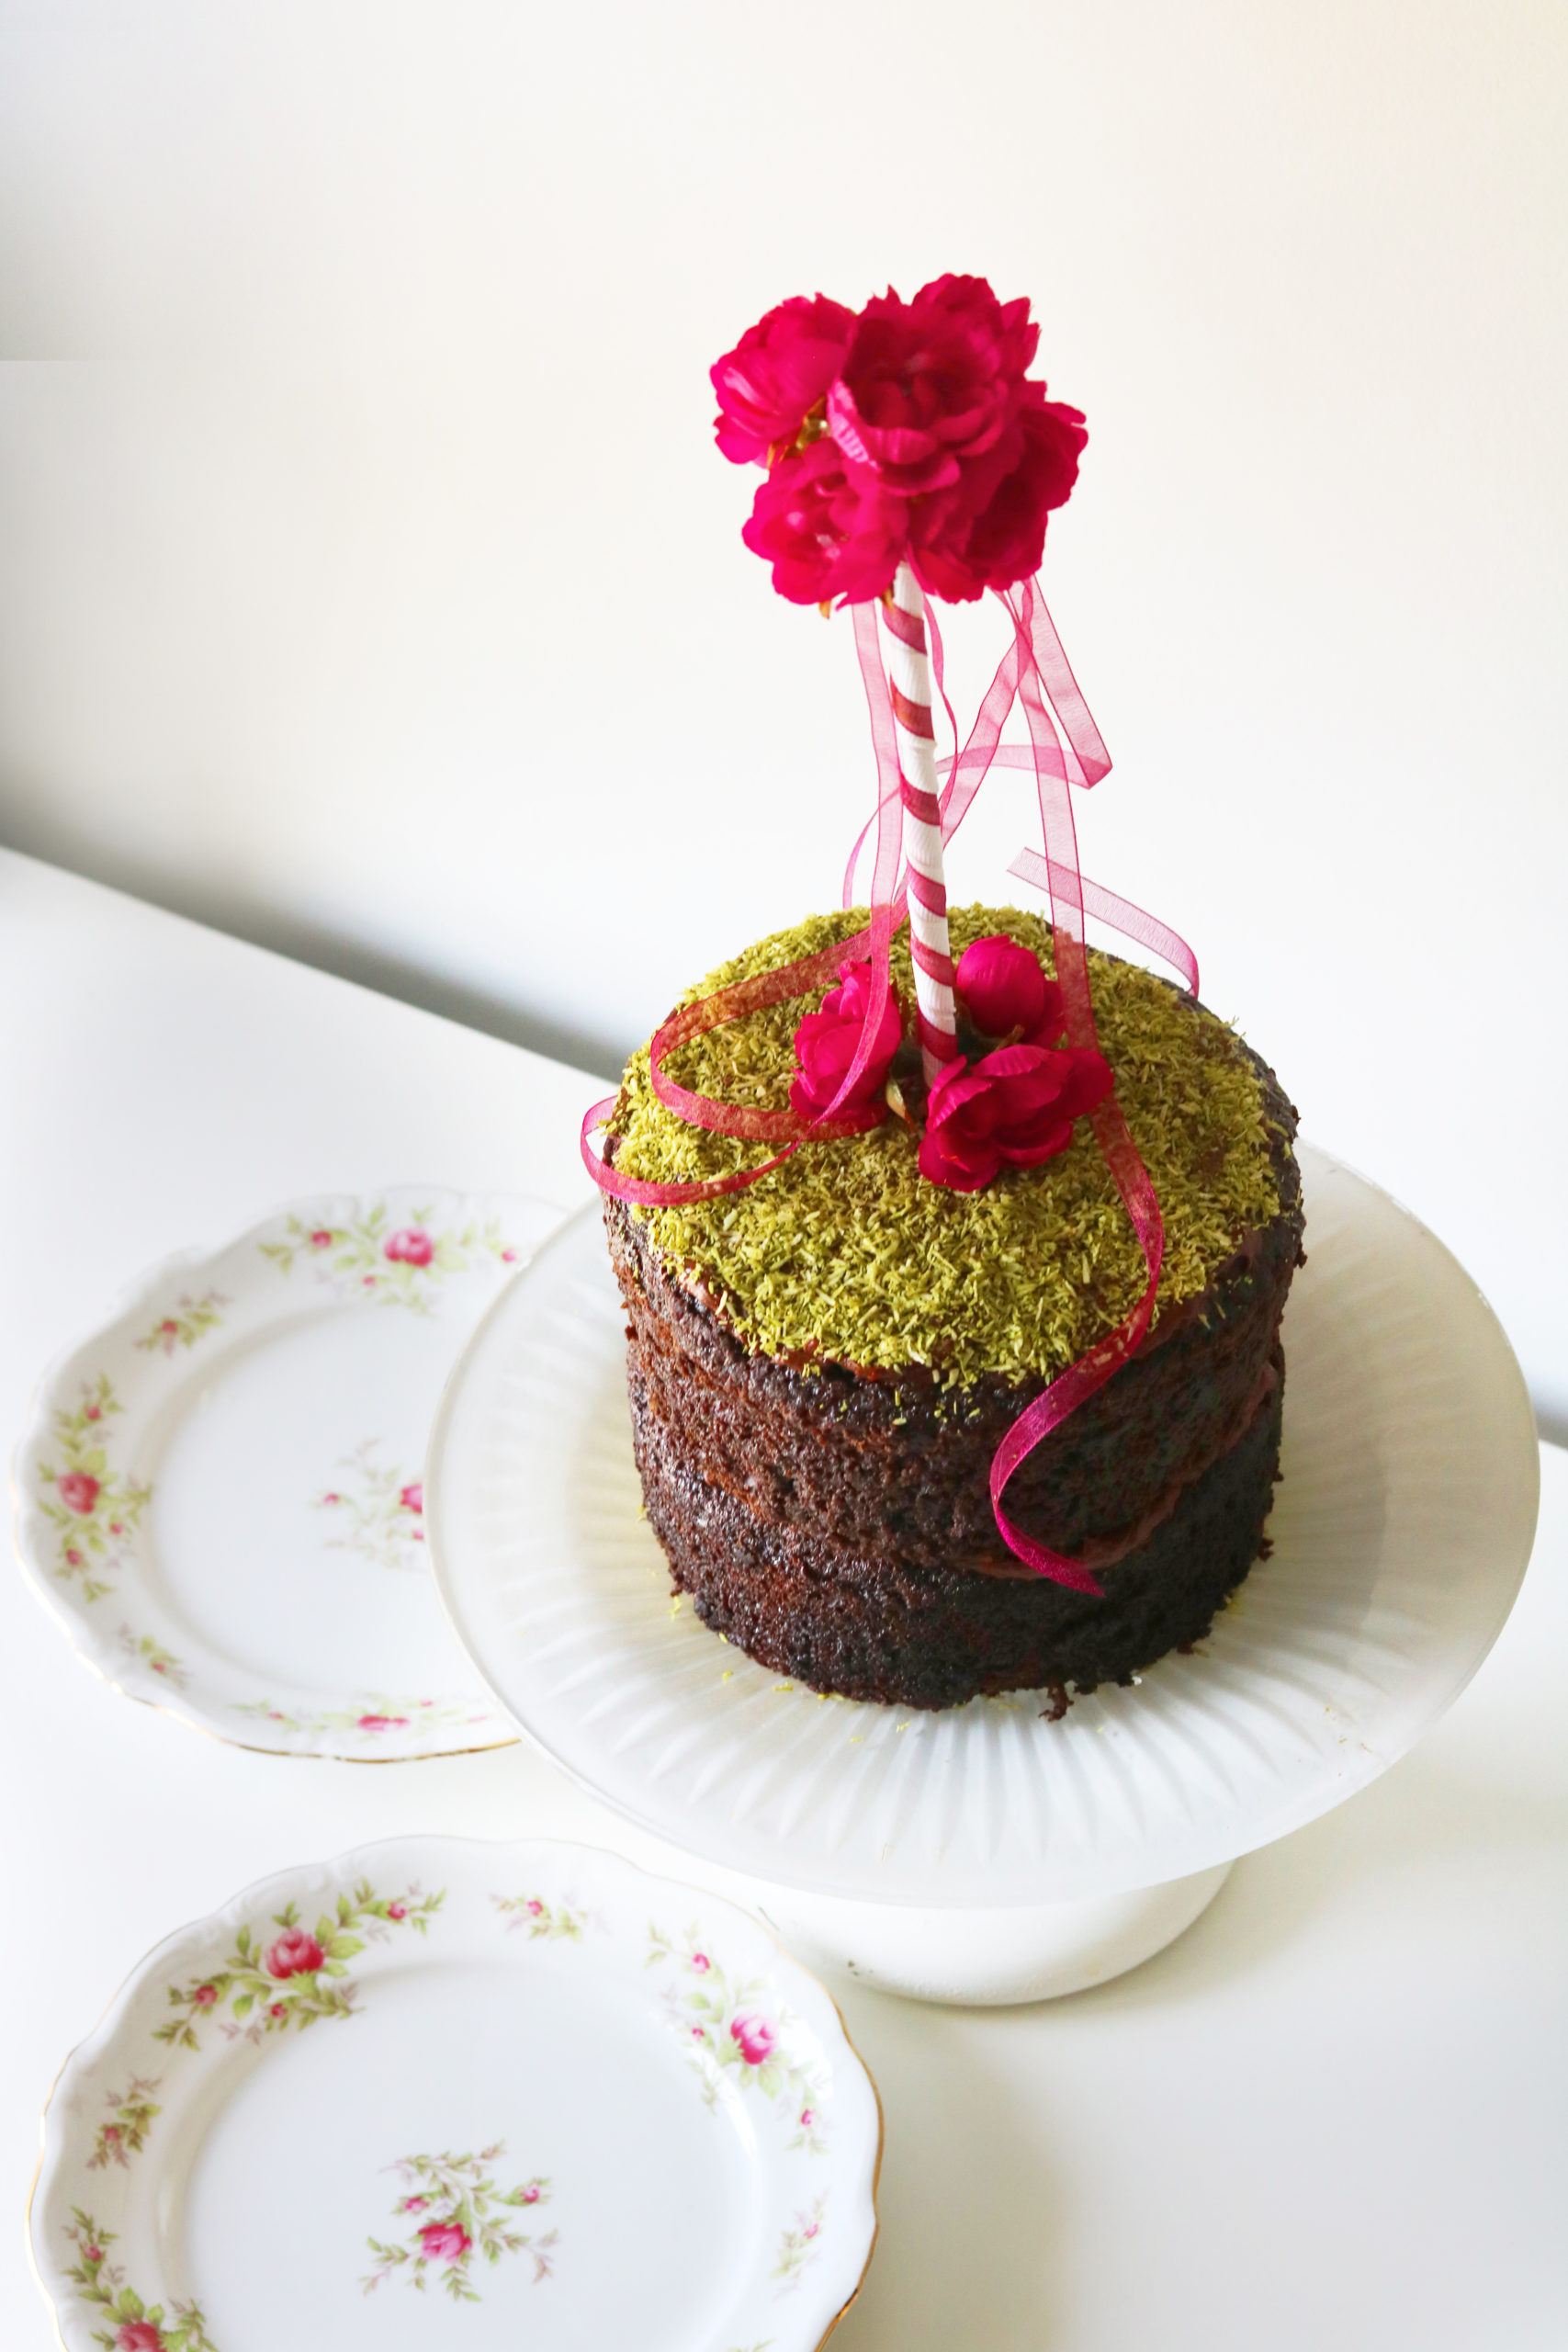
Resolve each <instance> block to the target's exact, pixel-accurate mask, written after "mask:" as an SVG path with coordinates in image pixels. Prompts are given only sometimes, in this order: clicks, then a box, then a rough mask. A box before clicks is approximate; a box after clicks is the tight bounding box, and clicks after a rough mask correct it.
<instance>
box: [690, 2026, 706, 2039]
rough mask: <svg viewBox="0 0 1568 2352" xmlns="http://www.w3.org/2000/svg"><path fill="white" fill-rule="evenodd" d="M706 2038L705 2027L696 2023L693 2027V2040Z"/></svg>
mask: <svg viewBox="0 0 1568 2352" xmlns="http://www.w3.org/2000/svg"><path fill="white" fill-rule="evenodd" d="M704 2038H705V2035H704V2029H703V2028H702V2027H701V2026H700V2025H694V2027H693V2028H692V2040H693V2041H702V2040H704Z"/></svg>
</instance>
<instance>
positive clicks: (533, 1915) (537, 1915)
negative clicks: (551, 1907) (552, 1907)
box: [523, 1894, 545, 1919]
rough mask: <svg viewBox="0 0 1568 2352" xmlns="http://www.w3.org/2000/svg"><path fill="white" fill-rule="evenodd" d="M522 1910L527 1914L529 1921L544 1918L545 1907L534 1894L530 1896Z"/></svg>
mask: <svg viewBox="0 0 1568 2352" xmlns="http://www.w3.org/2000/svg"><path fill="white" fill-rule="evenodd" d="M523 1908H524V1909H525V1911H526V1912H527V1914H528V1917H530V1919H542V1918H543V1917H544V1916H545V1906H544V1905H543V1904H542V1903H541V1902H540V1900H539V1898H538V1896H537V1895H536V1894H531V1895H530V1896H529V1897H528V1900H527V1902H526V1903H525V1905H524V1906H523Z"/></svg>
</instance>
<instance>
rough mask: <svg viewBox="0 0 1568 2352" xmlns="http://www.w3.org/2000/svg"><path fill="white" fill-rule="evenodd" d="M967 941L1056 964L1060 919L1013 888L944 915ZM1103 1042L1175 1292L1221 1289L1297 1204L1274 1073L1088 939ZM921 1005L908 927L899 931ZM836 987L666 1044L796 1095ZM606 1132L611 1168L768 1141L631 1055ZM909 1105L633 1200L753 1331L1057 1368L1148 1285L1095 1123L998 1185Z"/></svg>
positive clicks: (937, 1362) (742, 973) (758, 950)
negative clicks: (990, 937) (1289, 1189)
mask: <svg viewBox="0 0 1568 2352" xmlns="http://www.w3.org/2000/svg"><path fill="white" fill-rule="evenodd" d="M867 920H868V918H867V916H866V914H865V912H864V910H850V911H848V912H844V913H839V914H829V915H814V916H812V917H810V918H809V919H808V920H807V922H802V923H797V924H796V925H795V928H794V929H793V930H791V931H783V932H777V933H774V934H773V936H772V937H771V938H768V939H762V940H759V941H758V942H757V943H756V944H754V945H753V946H751V947H749V948H747V949H746V951H745V953H744V954H743V955H740V956H736V957H735V958H734V960H733V962H731V963H728V964H725V965H722V966H721V967H719V969H718V970H717V971H716V972H712V973H710V974H709V975H708V977H707V978H706V979H705V980H703V981H701V982H699V984H698V985H697V986H696V987H695V988H694V989H691V990H690V991H689V992H688V994H687V995H686V996H685V997H683V998H682V1003H691V1002H693V1001H695V1000H696V999H697V998H698V997H701V996H707V995H710V994H711V993H712V992H713V991H714V990H715V989H719V988H723V987H725V986H726V985H727V984H728V982H730V981H733V980H739V979H744V978H749V977H750V975H751V974H752V973H754V972H760V971H768V970H773V969H776V968H777V967H778V966H780V965H782V964H787V963H790V962H793V961H794V960H795V958H796V957H798V956H807V955H809V954H811V953H812V952H813V950H815V949H817V948H818V947H822V946H825V945H827V944H829V942H830V941H832V940H834V939H843V938H848V937H849V936H851V935H852V933H854V932H856V931H860V930H863V928H864V927H865V923H866V922H867ZM949 927H950V930H951V933H952V938H953V955H954V956H955V957H956V956H959V955H960V954H962V952H963V950H964V948H965V947H966V946H967V945H968V944H969V942H970V941H971V940H973V939H979V938H982V937H984V936H985V935H986V934H987V933H991V932H1005V933H1008V934H1009V936H1010V937H1011V938H1013V939H1016V940H1018V941H1020V942H1021V944H1024V945H1026V946H1028V947H1031V948H1032V949H1033V950H1034V951H1035V953H1036V954H1037V955H1038V956H1040V958H1041V960H1042V962H1043V965H1044V966H1045V968H1046V969H1047V971H1051V970H1054V968H1055V966H1054V962H1053V956H1052V941H1051V927H1050V925H1049V923H1047V922H1044V921H1043V919H1042V918H1041V917H1040V916H1038V915H1032V914H1025V913H1022V912H1021V911H1019V910H1017V909H1015V908H1011V907H977V906H976V907H955V908H952V909H950V910H949ZM893 971H894V978H895V980H896V981H897V985H898V988H899V989H900V991H901V993H902V995H903V998H904V1001H905V1005H906V1010H907V1011H908V1009H909V1008H912V1006H913V1002H914V991H913V978H912V974H911V971H910V966H909V950H908V935H907V933H906V934H905V935H903V936H901V937H900V938H899V939H897V940H896V941H895V943H894V947H893ZM1089 976H1090V986H1091V989H1092V991H1093V997H1094V1010H1095V1019H1096V1022H1097V1023H1098V1025H1099V1030H1100V1047H1101V1050H1102V1051H1103V1052H1104V1054H1105V1056H1106V1057H1107V1059H1108V1060H1109V1061H1110V1063H1111V1068H1112V1069H1113V1070H1114V1071H1115V1073H1116V1083H1117V1093H1118V1096H1119V1099H1120V1101H1121V1104H1122V1111H1123V1113H1124V1114H1125V1116H1126V1120H1127V1125H1128V1126H1129V1127H1130V1129H1131V1130H1132V1134H1133V1138H1134V1142H1135V1143H1136V1145H1137V1147H1138V1149H1139V1151H1140V1152H1141V1153H1142V1155H1143V1158H1144V1161H1145V1166H1146V1167H1147V1169H1148V1171H1149V1174H1150V1176H1151V1177H1152V1179H1153V1181H1154V1185H1155V1190H1156V1193H1158V1195H1159V1203H1160V1208H1161V1212H1162V1214H1163V1216H1164V1218H1165V1237H1166V1248H1165V1263H1164V1268H1163V1271H1162V1272H1161V1276H1160V1286H1159V1295H1158V1302H1157V1305H1156V1319H1157V1317H1158V1314H1159V1312H1160V1311H1161V1310H1162V1309H1166V1308H1168V1307H1171V1306H1176V1305H1178V1304H1179V1302H1180V1301H1181V1300H1183V1299H1186V1298H1191V1297H1194V1296H1196V1295H1197V1294H1198V1293H1199V1292H1200V1291H1201V1290H1203V1289H1205V1288H1206V1287H1207V1285H1208V1283H1209V1282H1210V1281H1211V1280H1212V1278H1213V1275H1214V1274H1215V1272H1217V1271H1218V1269H1219V1268H1220V1267H1221V1266H1222V1265H1223V1264H1224V1261H1225V1260H1226V1259H1227V1258H1228V1257H1229V1256H1230V1255H1231V1254H1232V1252H1233V1251H1234V1250H1235V1249H1236V1248H1237V1247H1238V1246H1239V1245H1240V1243H1241V1241H1242V1240H1243V1238H1244V1237H1245V1236H1246V1235H1247V1233H1248V1232H1249V1231H1254V1230H1256V1229H1258V1227H1262V1226H1265V1225H1267V1224H1268V1223H1269V1221H1270V1220H1271V1219H1272V1218H1273V1217H1275V1216H1278V1215H1279V1212H1280V1201H1279V1195H1278V1193H1277V1191H1276V1189H1275V1184H1274V1179H1273V1175H1272V1172H1271V1170H1270V1166H1269V1132H1268V1127H1267V1124H1266V1111H1265V1102H1264V1091H1263V1086H1262V1082H1261V1080H1260V1079H1259V1077H1258V1072H1257V1069H1255V1068H1254V1066H1253V1064H1252V1063H1251V1062H1250V1061H1249V1060H1248V1058H1247V1055H1246V1054H1245V1052H1244V1051H1243V1050H1242V1047H1241V1046H1240V1044H1239V1042H1238V1040H1237V1038H1236V1036H1235V1033H1234V1032H1233V1031H1232V1030H1231V1029H1229V1028H1227V1027H1226V1025H1225V1023H1224V1022H1223V1021H1220V1020H1217V1019H1216V1018H1215V1016H1214V1015H1213V1013H1211V1012H1206V1011H1204V1010H1203V1009H1202V1008H1201V1007H1197V1008H1195V1007H1194V1006H1193V1005H1192V1004H1191V1002H1190V1000H1188V999H1187V998H1185V997H1183V996H1181V995H1180V994H1179V993H1178V992H1177V991H1176V990H1175V989H1172V988H1171V987H1169V986H1168V984H1167V983H1166V982H1165V981H1163V980H1160V979H1157V978H1156V977H1155V976H1154V975H1153V974H1152V973H1150V972H1145V971H1144V970H1142V969H1141V968H1140V967H1138V966H1136V965H1134V964H1124V963H1122V962H1121V961H1120V960H1119V959H1118V958H1116V957H1115V956H1103V955H1100V954H1099V953H1098V952H1097V951H1095V950H1094V949H1090V951H1089ZM821 995H822V991H821V990H820V989H818V990H815V991H813V992H812V994H811V995H809V996H807V997H800V998H796V999H795V1000H794V1001H791V1002H788V1003H784V1004H779V1005H774V1006H773V1007H771V1008H769V1009H768V1010H767V1011H765V1012H756V1013H752V1014H750V1015H748V1017H747V1018H746V1019H744V1020H742V1021H737V1022H731V1023H727V1024H726V1025H725V1026H723V1027H722V1028H718V1029H713V1030H710V1031H709V1032H708V1034H707V1035H705V1036H703V1037H699V1038H696V1039H695V1040H694V1042H693V1043H692V1044H691V1045H689V1046H684V1047H682V1050H681V1051H680V1052H679V1053H678V1054H676V1055H674V1056H672V1057H671V1062H670V1065H669V1068H670V1071H671V1076H672V1077H674V1078H675V1079H677V1080H679V1081H680V1083H681V1084H682V1085H683V1086H687V1087H691V1088H693V1089H694V1090H695V1091H699V1092H701V1093H705V1094H709V1095H713V1096H715V1097H716V1098H718V1099H719V1100H721V1101H724V1102H727V1103H755V1104H759V1105H761V1106H763V1107H765V1108H768V1109H771V1110H782V1109H784V1108H786V1107H787V1105H788V1101H789V1082H790V1077H791V1073H792V1071H793V1069H794V1067H795V1057H794V1052H793V1046H792V1040H793V1038H794V1035H795V1028H796V1027H797V1025H798V1023H800V1021H801V1019H802V1018H803V1016H804V1015H805V1014H806V1013H807V1012H814V1011H815V1010H816V1008H817V1005H818V1002H819V1001H820V998H821ZM612 1132H613V1133H614V1134H615V1136H616V1137H617V1138H618V1140H617V1143H616V1145H615V1165H616V1167H617V1168H618V1169H620V1170H623V1171H624V1172H625V1173H626V1174H627V1175H631V1176H637V1177H641V1178H643V1179H645V1180H647V1181H649V1182H659V1183H671V1182H689V1181H691V1180H692V1179H694V1178H703V1177H711V1176H719V1175H727V1174H728V1173H730V1172H731V1171H732V1170H736V1169H738V1168H743V1167H748V1166H754V1165H755V1164H756V1163H757V1162H758V1161H759V1160H761V1159H767V1158H768V1157H770V1148H769V1147H766V1146H762V1145H759V1144H754V1143H747V1142H744V1141H742V1140H740V1139H739V1138H737V1137H734V1136H719V1135H712V1134H709V1133H708V1132H707V1131H705V1129H703V1128H700V1127H693V1126H688V1125H686V1124H685V1123H684V1121H682V1120H681V1119H678V1118H677V1117H676V1116H675V1115H674V1114H673V1113H672V1112H670V1111H667V1110H666V1109H665V1108H664V1106H663V1104H662V1103H660V1102H659V1100H658V1098H657V1097H656V1096H655V1094H654V1093H653V1091H652V1088H651V1086H650V1085H649V1070H648V1048H647V1047H646V1046H644V1047H643V1048H642V1049H641V1051H640V1052H638V1053H637V1055H636V1056H634V1057H633V1059H632V1061H631V1063H630V1065H629V1067H628V1069H627V1070H626V1080H625V1082H624V1085H623V1088H622V1093H621V1101H620V1104H619V1107H618V1108H617V1111H616V1114H615V1119H614V1121H613V1123H612ZM916 1149H917V1141H916V1138H915V1136H913V1135H911V1133H910V1131H909V1130H908V1127H906V1126H905V1125H903V1123H902V1122H901V1121H899V1120H897V1119H893V1118H889V1119H888V1120H886V1122H885V1124H884V1125H882V1126H880V1127H878V1128H876V1129H874V1131H873V1132H872V1133H870V1134H868V1135H863V1136H851V1137H848V1138H846V1139H845V1140H843V1141H841V1142H837V1143H827V1144H808V1145H807V1146H806V1147H805V1148H803V1149H801V1150H800V1151H798V1152H796V1153H795V1156H794V1158H793V1159H788V1160H786V1161H785V1163H784V1166H783V1167H782V1168H779V1169H776V1170H774V1171H773V1173H772V1174H771V1175H769V1176H764V1177H763V1178H761V1181H760V1182H758V1183H756V1184H754V1185H751V1186H750V1187H749V1188H748V1189H747V1190H746V1191H744V1192H740V1193H726V1194H722V1195H720V1196H719V1197H718V1198H716V1199H714V1200H708V1201H698V1202H695V1203H693V1204H689V1205H688V1206H686V1207H683V1208H668V1209H636V1210H634V1211H633V1212H632V1214H633V1215H634V1216H636V1217H637V1218H638V1219H639V1220H644V1221H646V1223H647V1225H648V1227H649V1233H650V1236H651V1238H652V1239H653V1242H654V1245H655V1247H656V1248H657V1249H658V1250H660V1254H661V1255H662V1256H663V1257H664V1258H665V1259H666V1261H668V1262H670V1263H671V1264H672V1265H674V1266H676V1267H681V1268H684V1269H685V1270H687V1272H689V1273H690V1272H700V1273H701V1274H702V1275H703V1276H704V1277H705V1280H706V1282H707V1283H708V1285H709V1286H710V1288H712V1289H713V1290H714V1291H715V1292H716V1293H718V1294H720V1295H722V1298H723V1304H724V1312H725V1314H726V1316H727V1317H728V1320H729V1321H730V1323H731V1324H732V1325H733V1327H734V1329H736V1330H737V1331H738V1332H739V1335H740V1336H741V1337H742V1338H743V1339H744V1340H745V1341H746V1343H747V1344H748V1346H750V1347H751V1348H754V1349H756V1350H759V1351H761V1352H762V1353H764V1354H768V1355H788V1356H795V1355H796V1354H799V1355H802V1356H804V1357H805V1358H807V1361H808V1362H820V1361H821V1360H822V1359H824V1358H831V1359H834V1360H836V1361H838V1362H840V1363H852V1364H859V1365H864V1366H868V1367H877V1368H880V1369H884V1370H887V1371H897V1370H899V1369H901V1368H902V1367H904V1366H905V1365H908V1364H911V1363H918V1364H925V1365H929V1366H930V1367H931V1371H932V1372H933V1374H935V1375H936V1377H937V1378H938V1379H939V1380H940V1381H941V1382H942V1385H944V1386H952V1385H967V1384H968V1383H970V1382H971V1381H973V1380H975V1379H976V1378H978V1377H979V1376H980V1375H981V1374H984V1373H998V1374H1001V1375H1002V1376H1003V1377H1004V1378H1006V1379H1008V1380H1011V1381H1021V1380H1025V1379H1030V1378H1039V1377H1049V1376H1050V1375H1051V1374H1054V1373H1057V1372H1060V1371H1062V1370H1063V1369H1064V1368H1065V1367H1066V1365H1067V1364H1069V1363H1074V1362H1075V1361H1076V1360H1077V1357H1079V1356H1080V1355H1082V1353H1083V1352H1084V1351H1085V1349H1086V1348H1088V1347H1089V1346H1091V1345H1092V1344H1093V1342H1094V1341H1095V1340H1097V1339H1099V1338H1100V1336H1101V1335H1102V1334H1103V1333H1104V1332H1106V1331H1109V1330H1111V1329H1113V1328H1114V1326H1115V1325H1116V1324H1117V1323H1119V1322H1120V1321H1121V1320H1122V1317H1123V1316H1124V1315H1126V1314H1127V1313H1128V1312H1129V1310H1130V1309H1131V1308H1132V1307H1133V1306H1134V1305H1135V1303H1136V1301H1137V1299H1138V1298H1139V1296H1140V1295H1142V1292H1143V1289H1144V1284H1145V1280H1146V1273H1145V1266H1144V1260H1143V1253H1142V1251H1141V1250H1140V1249H1139V1247H1138V1243H1137V1238H1136V1237H1135V1235H1134V1232H1133V1229H1132V1227H1131V1225H1130V1224H1129V1223H1128V1219H1127V1216H1126V1212H1125V1211H1124V1209H1123V1208H1122V1204H1121V1202H1120V1200H1119V1199H1118V1198H1117V1194H1116V1189H1115V1186H1114V1185H1113V1184H1112V1182H1111V1177H1110V1174H1109V1171H1108V1170H1107V1169H1106V1167H1105V1164H1104V1161H1103V1160H1102V1159H1101V1158H1100V1151H1099V1148H1098V1147H1097V1146H1096V1144H1095V1141H1094V1137H1093V1136H1092V1135H1091V1133H1090V1132H1089V1125H1088V1123H1087V1121H1080V1123H1079V1125H1078V1127H1077V1133H1076V1135H1075V1137H1074V1140H1073V1143H1072V1145H1071V1147H1070V1148H1069V1149H1067V1150H1066V1151H1065V1152H1062V1153H1060V1154H1059V1155H1058V1156H1057V1157H1056V1158H1055V1159H1051V1160H1047V1161H1046V1162H1045V1164H1044V1165H1043V1167H1040V1168H1030V1169H1009V1170H1005V1171H1004V1172H1003V1174H1002V1175H1001V1176H999V1177H998V1179H997V1181H996V1182H995V1183H993V1184H992V1185H990V1186H989V1187H988V1188H987V1190H986V1191H985V1192H981V1193H955V1192H949V1191H947V1190H946V1189H945V1188H944V1187H942V1185H939V1184H931V1183H928V1182H926V1181H925V1179H924V1178H923V1177H921V1176H920V1175H919V1171H918V1170H917V1168H916V1164H915V1155H916Z"/></svg>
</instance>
